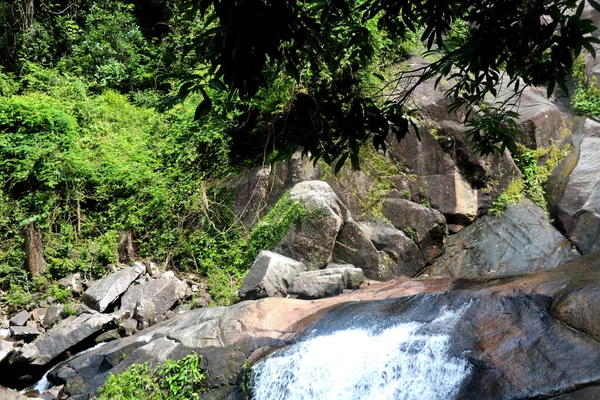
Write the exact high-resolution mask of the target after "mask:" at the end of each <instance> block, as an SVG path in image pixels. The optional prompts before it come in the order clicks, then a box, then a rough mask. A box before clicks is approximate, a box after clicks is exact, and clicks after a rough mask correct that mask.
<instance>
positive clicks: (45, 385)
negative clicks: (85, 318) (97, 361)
mask: <svg viewBox="0 0 600 400" xmlns="http://www.w3.org/2000/svg"><path fill="white" fill-rule="evenodd" d="M105 344H106V342H101V343H98V344H97V345H95V346H93V347H90V348H89V349H85V350H83V351H80V352H79V353H77V354H74V355H72V356H70V357H69V358H67V359H66V360H65V361H63V363H66V362H68V361H71V360H72V359H73V358H75V357H77V356H80V355H82V354H85V353H88V352H90V351H92V350H95V349H97V348H99V347H102V346H104V345H105ZM63 363H60V364H58V365H55V366H54V367H52V368H50V369H49V370H48V371H46V373H45V374H44V376H42V377H41V378H40V380H39V381H37V382H36V383H35V385H33V386H31V387H30V388H28V389H25V390H23V391H22V392H21V393H25V392H28V391H30V390H37V391H38V393H44V392H45V391H46V390H48V389H50V388H51V387H52V384H51V383H50V381H49V380H48V374H49V373H50V372H52V371H53V370H54V369H55V368H56V367H58V366H59V365H62V364H63Z"/></svg>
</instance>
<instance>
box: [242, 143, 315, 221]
mask: <svg viewBox="0 0 600 400" xmlns="http://www.w3.org/2000/svg"><path fill="white" fill-rule="evenodd" d="M319 176H320V169H319V166H318V165H317V166H315V165H313V163H312V161H311V160H310V159H309V158H308V157H302V155H301V152H296V153H294V154H293V155H292V157H291V159H290V160H289V161H288V162H277V163H272V164H267V165H263V166H259V167H256V168H253V169H251V170H249V171H247V172H246V173H244V174H241V175H240V177H239V178H238V179H237V180H236V181H235V182H233V184H232V186H233V198H234V210H235V213H236V215H237V216H238V218H239V220H240V221H241V222H242V223H243V224H244V226H246V227H247V228H251V227H253V226H254V225H256V223H258V221H259V220H260V219H261V218H262V217H263V216H264V215H265V214H266V213H267V212H268V211H269V209H270V208H271V207H272V206H273V205H274V204H275V203H276V201H277V199H279V198H280V197H281V196H282V195H283V194H284V193H285V192H286V191H288V190H289V189H290V188H292V187H293V186H294V185H295V184H297V183H299V182H303V181H312V180H315V179H319Z"/></svg>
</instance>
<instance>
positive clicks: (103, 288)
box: [83, 264, 145, 312]
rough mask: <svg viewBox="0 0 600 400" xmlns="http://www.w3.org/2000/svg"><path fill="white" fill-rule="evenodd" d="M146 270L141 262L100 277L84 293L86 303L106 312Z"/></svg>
mask: <svg viewBox="0 0 600 400" xmlns="http://www.w3.org/2000/svg"><path fill="white" fill-rule="evenodd" d="M144 271H145V268H144V267H143V265H141V264H140V265H139V266H138V265H136V266H135V267H129V268H124V269H122V270H120V271H117V272H115V273H113V274H110V275H108V276H106V277H104V278H102V279H99V280H98V281H96V282H94V283H92V284H91V285H90V287H89V288H88V289H87V290H86V291H85V293H84V294H83V302H84V304H85V305H87V306H88V307H90V308H92V309H94V310H96V311H99V312H104V311H105V310H106V309H107V308H108V307H109V306H110V305H112V304H114V303H115V302H116V301H117V300H118V299H119V297H120V296H121V295H122V294H123V293H125V291H126V290H127V289H128V288H129V286H130V285H131V283H132V282H133V281H135V280H136V279H137V278H138V277H139V276H140V275H141V274H142V272H144Z"/></svg>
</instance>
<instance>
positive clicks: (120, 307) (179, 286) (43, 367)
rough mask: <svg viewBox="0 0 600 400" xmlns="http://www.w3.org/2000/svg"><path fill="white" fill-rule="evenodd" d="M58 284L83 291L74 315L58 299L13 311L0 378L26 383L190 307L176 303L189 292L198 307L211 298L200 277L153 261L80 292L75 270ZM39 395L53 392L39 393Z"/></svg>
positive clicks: (0, 341)
mask: <svg viewBox="0 0 600 400" xmlns="http://www.w3.org/2000/svg"><path fill="white" fill-rule="evenodd" d="M61 284H62V285H63V286H65V287H67V288H70V289H71V291H72V292H73V294H74V295H79V296H81V295H82V294H83V297H82V301H83V304H80V305H79V306H78V307H77V309H76V310H74V314H75V315H68V314H65V306H63V305H62V304H52V305H50V306H49V307H47V308H42V307H41V308H36V309H34V310H32V311H31V312H29V311H21V312H19V313H17V314H16V315H14V316H13V317H12V318H11V319H10V320H9V321H8V324H7V325H8V329H2V330H0V335H1V336H2V338H0V366H6V365H10V366H11V368H10V372H9V373H7V374H5V376H3V377H2V381H3V382H10V383H12V384H14V383H15V382H11V379H12V380H14V379H15V378H18V379H20V380H21V381H22V382H23V384H26V383H27V382H30V381H31V380H32V379H34V378H36V377H39V376H41V374H42V373H43V372H45V371H47V370H48V368H49V367H51V366H52V365H54V364H56V363H57V362H59V361H62V360H64V359H65V358H66V357H68V356H70V355H72V354H75V353H77V352H79V351H82V350H85V349H87V348H89V347H91V346H93V345H95V344H99V343H104V342H109V341H112V340H116V339H120V338H122V337H128V336H131V335H133V334H135V333H136V332H138V331H141V330H144V329H146V328H148V327H149V326H152V325H154V324H157V323H159V322H162V321H164V320H165V319H168V318H172V317H174V316H175V315H176V314H177V313H178V312H184V311H189V310H190V309H191V307H190V305H185V304H181V302H182V300H183V299H185V298H187V297H190V296H192V295H194V297H195V298H196V301H195V302H196V304H195V306H197V307H202V306H208V304H209V302H210V301H211V299H210V296H209V295H208V294H207V293H206V292H205V291H204V287H203V284H202V282H199V281H194V280H182V279H179V278H177V277H175V275H174V274H173V272H172V271H167V272H161V271H159V270H158V268H157V267H156V265H155V264H153V263H148V264H142V263H139V262H136V263H135V265H134V266H131V267H126V268H123V269H120V270H118V271H116V272H114V273H112V274H110V275H108V276H106V277H104V278H102V279H99V280H97V281H94V282H91V283H89V284H88V285H87V289H86V290H85V291H83V287H82V281H81V276H80V275H79V274H75V275H72V276H69V277H67V278H65V279H63V280H61ZM176 307H177V308H176ZM50 393H55V394H56V393H57V392H56V390H53V391H50ZM42 398H44V399H50V398H54V397H52V396H50V395H48V394H43V395H42Z"/></svg>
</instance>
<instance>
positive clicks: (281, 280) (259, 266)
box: [239, 250, 306, 300]
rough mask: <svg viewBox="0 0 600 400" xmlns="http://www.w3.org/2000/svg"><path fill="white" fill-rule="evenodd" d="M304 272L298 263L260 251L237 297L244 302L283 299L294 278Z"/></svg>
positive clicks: (302, 265)
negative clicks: (268, 298) (269, 298)
mask: <svg viewBox="0 0 600 400" xmlns="http://www.w3.org/2000/svg"><path fill="white" fill-rule="evenodd" d="M305 270H306V266H305V265H304V264H302V263H301V262H299V261H296V260H292V259H291V258H288V257H285V256H282V255H281V254H277V253H274V252H272V251H267V250H265V251H261V252H260V253H259V254H258V257H256V260H254V264H252V267H251V268H250V271H248V274H247V275H246V277H245V278H244V282H243V283H242V288H241V289H240V293H239V296H240V298H241V299H244V300H251V299H261V298H264V297H285V296H286V295H287V290H288V287H289V286H290V284H291V281H292V279H293V277H294V276H296V275H297V274H299V273H301V272H303V271H305Z"/></svg>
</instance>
